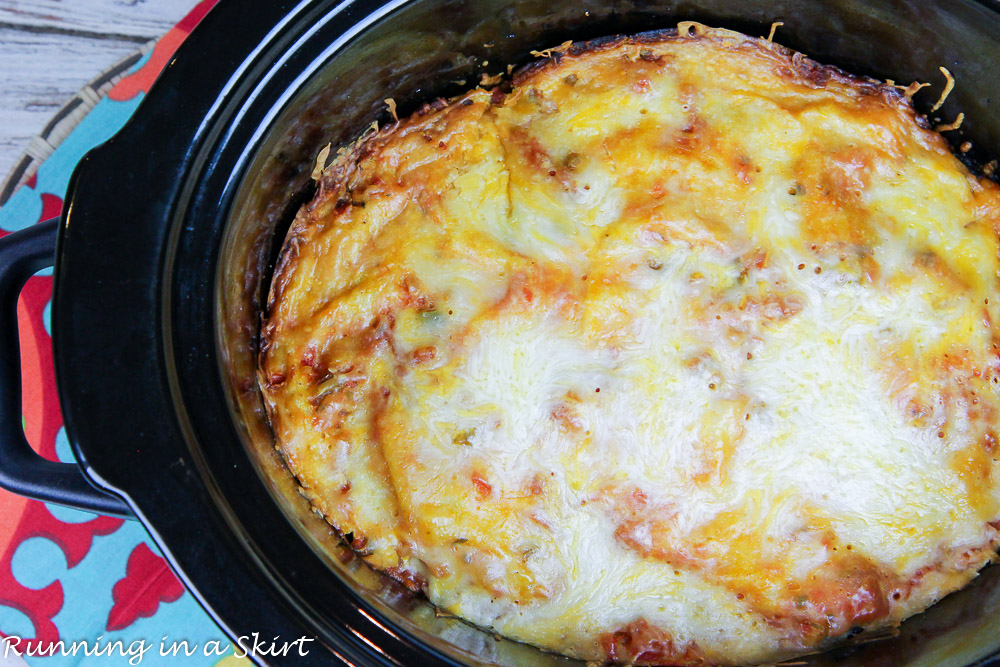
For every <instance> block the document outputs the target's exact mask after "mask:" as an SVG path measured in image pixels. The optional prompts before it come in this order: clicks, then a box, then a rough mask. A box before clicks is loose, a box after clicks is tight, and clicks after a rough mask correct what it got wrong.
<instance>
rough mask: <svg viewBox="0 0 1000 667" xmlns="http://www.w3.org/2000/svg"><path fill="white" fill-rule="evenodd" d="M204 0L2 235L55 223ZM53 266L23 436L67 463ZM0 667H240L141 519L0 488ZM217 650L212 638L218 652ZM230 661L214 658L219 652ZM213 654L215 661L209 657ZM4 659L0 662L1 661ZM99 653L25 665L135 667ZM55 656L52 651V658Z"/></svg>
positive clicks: (33, 355)
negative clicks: (83, 165)
mask: <svg viewBox="0 0 1000 667" xmlns="http://www.w3.org/2000/svg"><path fill="white" fill-rule="evenodd" d="M215 2H216V0H205V1H204V2H202V3H201V4H199V5H198V6H197V7H196V8H195V9H194V10H193V11H192V12H191V13H190V14H189V15H188V16H187V17H186V18H185V19H184V20H183V21H181V22H180V23H179V24H178V25H177V26H176V27H175V28H174V29H173V30H171V31H170V32H169V33H167V34H166V35H165V36H164V37H163V38H161V39H160V40H159V41H158V42H157V44H156V46H155V47H154V48H153V49H152V50H151V51H150V52H149V53H147V54H146V55H145V56H144V57H143V58H142V59H141V60H140V61H139V62H138V63H136V64H135V65H134V66H133V67H132V68H131V70H130V71H129V72H128V73H127V75H126V76H125V77H124V78H122V79H121V80H120V81H119V82H118V83H117V85H115V86H114V87H113V88H112V89H111V90H110V91H109V93H108V95H107V97H105V98H104V99H102V100H101V101H100V102H99V103H98V104H97V105H96V106H94V108H93V109H92V110H91V111H90V113H89V114H87V116H86V117H85V118H84V119H83V120H82V121H81V122H80V124H79V125H78V126H77V127H76V128H75V129H74V130H73V132H72V133H71V134H70V135H69V136H68V137H67V138H66V139H65V140H63V141H62V143H61V144H60V145H59V146H58V148H57V149H56V150H55V152H54V153H53V154H52V155H51V156H50V157H49V158H48V159H46V160H45V162H44V163H42V164H41V166H40V167H39V169H38V171H37V172H36V174H35V175H34V176H32V177H31V179H30V180H29V181H27V183H26V184H25V185H23V186H22V187H21V188H20V189H19V190H17V191H16V192H15V193H14V194H13V196H12V197H11V198H10V200H9V201H8V202H7V203H6V204H5V205H4V206H3V207H2V208H0V236H4V235H6V234H9V233H12V232H16V231H18V230H19V229H23V228H25V227H27V226H29V225H32V224H35V223H37V222H40V221H42V220H45V219H47V218H51V217H54V216H57V215H58V214H59V213H60V211H61V210H62V205H63V200H62V197H63V194H64V193H65V191H66V186H67V184H68V182H69V178H70V174H71V173H72V171H73V168H74V167H75V165H76V164H77V162H78V161H79V160H80V159H81V158H82V157H83V155H84V154H85V153H86V152H87V151H88V150H89V149H90V148H92V147H94V146H96V145H98V144H100V143H101V142H103V141H104V140H106V139H108V138H109V137H110V136H111V135H113V134H114V133H115V132H116V131H117V130H118V129H119V128H120V127H121V126H122V125H123V124H124V123H125V121H127V120H128V118H129V117H130V116H131V115H132V113H133V112H134V111H135V108H136V106H137V105H138V104H139V102H140V101H141V100H142V98H143V96H144V95H145V93H146V91H148V90H149V87H150V85H151V84H152V83H153V81H154V80H155V79H156V77H157V75H158V74H159V73H160V71H161V70H162V69H163V67H164V66H165V65H166V64H167V62H168V61H169V60H170V58H171V56H172V55H173V53H174V51H175V50H176V49H177V47H178V46H179V45H180V43H181V42H182V41H184V38H185V37H187V35H188V34H189V33H190V32H191V30H192V28H194V26H195V25H197V23H198V21H199V20H200V19H201V18H202V17H203V16H204V15H205V14H206V13H207V12H208V10H209V9H210V8H211V7H212V6H213V5H214V4H215ZM51 297H52V274H51V270H48V271H43V272H41V273H39V274H38V275H36V276H35V277H34V278H32V279H31V280H30V281H29V282H28V285H27V286H26V288H25V290H24V291H23V293H22V294H21V299H20V301H19V302H18V324H19V327H20V339H21V363H22V375H23V381H22V385H23V403H24V428H25V432H26V434H27V436H28V440H29V441H30V442H31V443H32V446H34V447H35V448H36V449H37V450H38V451H39V452H40V453H41V454H42V455H43V456H45V457H47V458H50V459H55V460H60V461H71V460H72V454H71V451H70V447H69V443H68V441H67V439H66V431H65V429H64V428H63V423H62V415H61V413H60V411H59V402H58V398H57V395H56V389H55V379H54V376H53V369H52V343H51V339H50V333H51V330H50V319H49V310H50V299H51ZM0 635H2V637H0V639H2V640H3V641H2V643H0V665H4V667H6V665H7V664H19V661H18V660H17V659H15V658H13V654H14V651H12V650H6V651H5V649H7V647H8V645H10V646H14V640H15V638H16V639H18V640H20V643H19V644H18V645H17V646H16V647H17V648H19V649H20V650H21V651H23V650H24V649H25V648H28V646H29V645H30V646H31V647H32V649H33V652H35V653H37V652H38V650H39V649H41V650H42V651H46V649H50V648H53V647H55V646H56V645H55V644H54V643H55V642H58V641H59V640H62V641H63V642H64V643H65V644H66V645H70V644H71V643H72V642H85V643H86V645H87V646H89V647H90V648H91V649H94V648H97V649H105V648H107V647H109V646H112V645H113V644H114V642H116V641H118V640H121V641H122V642H123V643H122V646H124V647H125V648H126V649H127V648H128V647H130V646H136V642H139V641H145V643H146V644H147V645H148V646H150V649H148V650H147V652H146V653H145V654H144V655H143V656H142V659H141V664H143V665H166V664H176V663H178V662H179V661H182V662H183V664H185V665H188V664H190V665H220V664H224V665H229V664H230V663H232V664H234V665H235V664H237V662H242V663H243V664H247V663H246V662H245V661H243V660H237V658H235V657H234V651H233V650H232V646H231V644H230V643H229V641H228V640H227V639H226V638H225V636H224V635H223V633H222V631H221V630H219V629H218V627H216V626H215V624H214V623H213V622H212V621H211V619H210V618H209V617H208V616H207V615H206V614H205V612H204V611H203V610H202V609H201V607H199V606H198V603H197V602H195V600H194V598H193V597H192V596H191V594H190V593H188V592H186V591H185V590H184V588H183V587H182V586H181V584H180V583H179V582H178V581H177V579H176V577H174V575H173V573H172V572H171V571H170V569H169V567H168V566H167V564H166V562H165V561H164V560H163V558H162V557H161V556H160V554H159V552H158V550H157V548H156V546H155V545H154V544H153V543H152V541H151V540H150V539H149V537H148V536H147V534H146V532H145V531H144V530H143V528H142V526H140V525H139V524H138V523H137V522H134V521H123V520H121V519H116V518H112V517H103V516H96V515H93V514H90V513H87V512H81V511H77V510H71V509H67V508H64V507H60V506H57V505H49V504H45V503H41V502H37V501H34V500H26V499H24V498H20V497H18V496H15V495H13V494H10V493H7V492H4V491H0ZM182 640H186V641H187V642H188V644H189V646H190V647H197V650H196V651H195V652H194V653H193V654H192V655H190V656H186V657H184V658H175V657H169V656H167V657H163V656H160V655H159V653H160V647H161V644H165V645H166V646H167V647H169V646H170V645H171V644H172V643H173V642H180V641H182ZM213 642H218V643H217V644H213ZM220 645H221V647H224V649H225V655H224V657H220V656H219V655H215V653H217V652H218V649H219V647H220ZM206 647H211V648H212V650H210V651H209V653H210V654H211V655H207V656H206V655H205V654H204V653H205V651H204V649H205V648H206ZM5 652H6V653H7V662H4V653H5ZM110 652H111V655H108V654H107V652H102V654H101V655H99V656H98V655H91V656H89V657H88V656H85V655H83V652H82V649H81V651H80V652H78V653H77V655H76V656H61V655H58V654H57V655H55V656H52V657H37V656H32V655H24V656H23V658H22V659H23V660H24V662H26V663H27V664H29V665H32V666H34V665H45V666H46V667H60V666H63V665H80V664H83V665H89V664H95V665H96V664H100V665H102V667H103V666H105V665H106V666H107V667H112V666H115V665H128V664H130V660H131V664H133V665H134V664H139V663H140V661H137V660H135V654H134V653H133V654H132V655H122V651H121V650H117V649H116V650H113V651H110ZM57 653H58V652H57Z"/></svg>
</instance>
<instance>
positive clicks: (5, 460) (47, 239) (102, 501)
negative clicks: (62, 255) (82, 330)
mask: <svg viewBox="0 0 1000 667" xmlns="http://www.w3.org/2000/svg"><path fill="white" fill-rule="evenodd" d="M58 231H59V219H58V218H54V219H52V220H46V221H45V222H40V223H38V224H37V225H32V226H31V227H29V228H27V229H24V230H22V231H19V232H14V233H13V234H8V235H7V236H4V237H3V238H0V487H3V488H5V489H7V490H8V491H13V492H14V493H17V494H19V495H22V496H27V497H29V498H35V499H37V500H43V501H45V502H50V503H58V504H60V505H68V506H70V507H75V508H77V509H82V510H88V511H90V512H97V513H98V514H113V515H116V516H131V514H132V513H131V512H130V511H129V508H128V506H127V505H126V504H125V503H124V501H122V500H121V499H120V498H118V497H116V496H112V495H109V494H107V493H105V492H103V491H100V490H98V489H97V488H96V487H94V486H92V485H91V484H90V483H89V482H88V481H87V479H86V478H85V477H84V476H83V473H82V472H81V470H80V468H79V466H78V465H77V464H75V463H58V462H55V461H49V460H47V459H44V458H42V457H41V456H39V455H38V454H36V453H35V451H34V450H33V449H31V445H29V444H28V439H27V438H26V437H25V435H24V427H23V425H22V421H21V420H22V417H21V349H20V345H19V344H18V330H17V298H18V295H19V294H20V293H21V288H22V287H24V284H25V283H26V282H27V281H28V278H30V277H31V276H33V275H34V274H35V273H36V272H37V271H39V270H40V269H44V268H46V267H49V266H52V265H53V263H54V261H55V250H56V235H57V234H58Z"/></svg>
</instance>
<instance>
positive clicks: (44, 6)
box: [0, 0, 195, 42]
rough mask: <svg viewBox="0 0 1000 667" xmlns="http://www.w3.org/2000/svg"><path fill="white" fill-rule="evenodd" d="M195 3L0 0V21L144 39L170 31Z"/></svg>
mask: <svg viewBox="0 0 1000 667" xmlns="http://www.w3.org/2000/svg"><path fill="white" fill-rule="evenodd" d="M194 5H195V2H191V1H189V0H0V24H3V25H7V26H16V27H20V28H27V29H33V30H50V31H60V32H70V33H89V34H91V35H92V36H103V35H116V36H125V37H130V38H132V39H135V40H137V41H139V42H145V41H147V40H150V39H153V38H154V37H158V36H159V35H161V34H163V33H164V32H166V31H167V30H169V29H170V28H171V26H173V25H174V24H175V23H177V21H178V20H179V19H180V18H181V17H183V16H184V14H186V13H187V11H188V10H190V9H191V7H193V6H194Z"/></svg>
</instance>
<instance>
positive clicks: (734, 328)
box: [259, 24, 1000, 664]
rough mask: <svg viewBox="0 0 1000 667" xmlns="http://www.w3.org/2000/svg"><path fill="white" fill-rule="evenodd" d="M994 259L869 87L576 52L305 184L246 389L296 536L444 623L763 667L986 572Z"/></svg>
mask: <svg viewBox="0 0 1000 667" xmlns="http://www.w3.org/2000/svg"><path fill="white" fill-rule="evenodd" d="M998 227H1000V195H998V189H997V187H996V186H995V185H994V184H992V183H991V182H988V181H986V180H978V179H977V178H976V177H974V176H973V175H971V174H970V173H969V172H968V171H967V170H966V168H965V167H964V166H962V165H961V163H960V162H959V161H958V160H957V159H956V158H955V157H954V156H953V155H952V154H951V152H950V151H949V148H948V145H947V143H946V142H945V141H944V140H943V139H942V138H941V136H940V135H938V134H936V133H934V132H932V131H931V130H929V129H927V124H926V121H924V119H923V118H922V117H919V116H918V115H917V114H916V113H915V112H914V111H913V109H912V107H911V105H910V103H909V99H908V98H907V97H906V95H905V94H903V93H902V92H900V91H898V90H896V89H894V88H893V87H891V86H889V85H886V84H881V83H878V82H874V81H871V80H867V79H861V78H855V77H851V76H849V75H846V74H844V73H842V72H840V71H839V70H835V69H833V68H829V67H822V66H819V65H816V64H815V63H813V62H812V61H809V60H808V59H805V58H803V57H802V56H801V55H800V54H793V53H792V52H790V51H788V50H786V49H784V48H782V47H780V46H778V45H776V44H772V43H770V42H769V41H765V40H758V39H752V38H749V37H746V36H744V35H740V34H738V33H734V32H730V31H725V30H718V29H709V28H706V27H704V26H700V25H697V24H682V25H681V26H680V30H679V31H673V32H670V33H666V32H664V33H656V34H649V35H641V36H638V37H634V38H622V39H615V40H608V41H604V42H602V43H599V44H593V43H592V44H589V45H585V46H584V47H583V48H575V49H570V50H568V51H567V52H565V53H559V54H556V55H555V56H554V57H552V58H550V59H549V60H547V61H544V62H541V61H540V62H539V63H538V65H536V66H533V67H529V68H528V69H527V70H526V71H524V72H522V73H521V74H519V75H518V76H517V77H515V80H514V85H513V88H512V89H511V90H510V92H509V93H507V94H504V93H500V92H496V91H489V90H482V89H476V90H473V91H471V92H469V93H467V94H465V95H463V96H461V97H459V98H457V99H454V100H452V101H450V102H449V103H447V104H445V103H440V104H437V105H433V106H429V107H425V108H424V109H422V110H421V112H419V113H418V114H416V115H414V116H413V117H411V118H409V119H406V120H403V121H400V122H398V123H394V124H392V125H391V126H389V127H387V128H384V129H383V130H382V131H380V132H377V133H374V134H372V135H370V136H367V137H365V138H363V139H362V140H360V141H358V142H356V143H355V144H354V145H353V146H352V147H350V148H349V149H348V150H347V151H346V152H343V153H342V154H341V155H339V156H338V157H337V158H336V159H335V160H334V161H333V163H332V164H331V165H330V166H329V167H328V168H326V169H325V171H324V172H323V173H322V177H321V179H320V185H319V192H318V194H317V196H316V198H315V199H314V200H313V201H312V202H311V203H310V204H308V205H306V206H305V207H304V208H303V209H302V210H301V211H300V213H299V215H298V217H297V218H296V220H295V222H294V224H293V226H292V228H291V230H290V232H289V235H288V238H287V240H286V243H285V246H284V248H283V251H282V254H281V259H280V261H279V265H278V267H277V269H276V272H275V278H274V281H273V283H272V292H271V302H270V307H269V312H268V314H267V317H266V318H265V321H264V326H263V330H262V352H261V357H260V370H259V379H260V386H261V390H262V393H263V396H264V399H265V403H266V406H267V409H268V413H269V416H270V420H271V424H272V427H273V429H274V432H275V436H276V440H277V444H278V447H279V448H280V450H281V452H282V453H283V455H284V457H285V459H286V461H287V463H288V466H289V468H290V470H291V471H292V472H293V473H294V474H295V475H296V476H297V477H298V478H299V480H300V481H301V484H302V487H303V490H304V492H305V493H306V494H307V496H308V497H309V498H310V500H311V502H312V503H313V505H314V506H315V508H316V509H318V510H319V511H321V512H322V513H323V514H324V515H325V516H326V517H327V519H328V520H329V521H330V522H331V523H332V524H333V525H334V526H335V527H336V528H337V529H338V530H339V531H340V533H341V534H342V535H344V536H345V538H346V539H347V540H348V541H349V542H350V543H351V545H352V546H353V548H354V549H355V550H356V551H357V552H358V553H359V554H361V556H363V557H364V558H365V560H367V561H368V562H369V563H370V564H371V565H373V566H374V567H376V568H379V569H381V570H384V571H386V572H388V573H389V574H391V575H392V576H394V577H396V578H398V579H400V580H401V581H403V582H405V583H407V584H408V585H409V586H411V587H412V588H415V589H422V590H424V591H425V592H426V594H427V595H428V597H429V598H430V600H431V601H432V602H434V603H435V604H437V605H438V606H440V607H441V608H443V609H445V610H447V611H449V612H452V613H454V614H456V615H458V616H460V617H462V618H464V619H467V620H468V621H470V622H472V623H474V624H477V625H480V626H483V627H486V628H490V629H492V630H494V631H496V632H498V633H500V634H502V635H505V636H507V637H510V638H514V639H517V640H520V641H524V642H528V643H530V644H534V645H536V646H539V647H542V648H545V649H547V650H551V651H556V652H561V653H565V654H568V655H572V656H577V657H581V658H585V659H591V660H612V661H619V662H634V663H655V664H662V663H665V664H706V663H709V664H714V663H718V664H737V663H739V664H742V663H752V662H761V661H773V660H777V659H781V658H785V657H788V656H791V655H795V654H798V653H803V652H808V651H813V650H817V649H822V648H824V647H826V646H828V645H830V644H832V643H835V642H836V641H837V640H838V638H843V637H845V636H849V635H853V634H855V633H857V632H860V631H863V630H873V629H879V628H883V627H886V626H892V625H895V624H898V623H899V622H900V621H901V620H902V619H904V618H905V617H907V616H910V615H912V614H914V613H916V612H918V611H920V610H922V609H924V608H926V607H927V606H929V605H930V604H932V603H933V602H935V601H936V600H938V599H939V598H941V597H942V596H943V595H946V594H947V593H949V592H951V591H953V590H955V589H957V588H959V587H961V586H963V585H964V584H966V583H967V582H968V581H969V580H970V579H972V578H973V577H974V576H975V575H976V572H977V571H978V570H979V569H980V568H981V567H982V566H983V565H984V564H986V563H987V562H989V561H990V560H991V559H992V558H993V557H994V549H995V547H996V546H997V543H998V536H997V529H996V528H995V527H994V524H995V523H996V522H997V521H998V519H1000V488H998V487H1000V484H998V483H1000V478H998V470H997V466H998V464H997V457H998V456H1000V455H998V452H997V433H996V426H997V416H998V412H997V410H998V406H1000V385H998V382H1000V357H998V349H1000V348H998V345H1000V339H998V336H997V333H996V328H995V326H994V324H993V322H994V321H1000V312H998V309H997V303H996V301H997V299H1000V290H998V289H997V288H998V276H1000V273H998V272H1000V265H998V240H997V239H998V236H997V229H998ZM998 525H1000V524H998Z"/></svg>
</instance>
